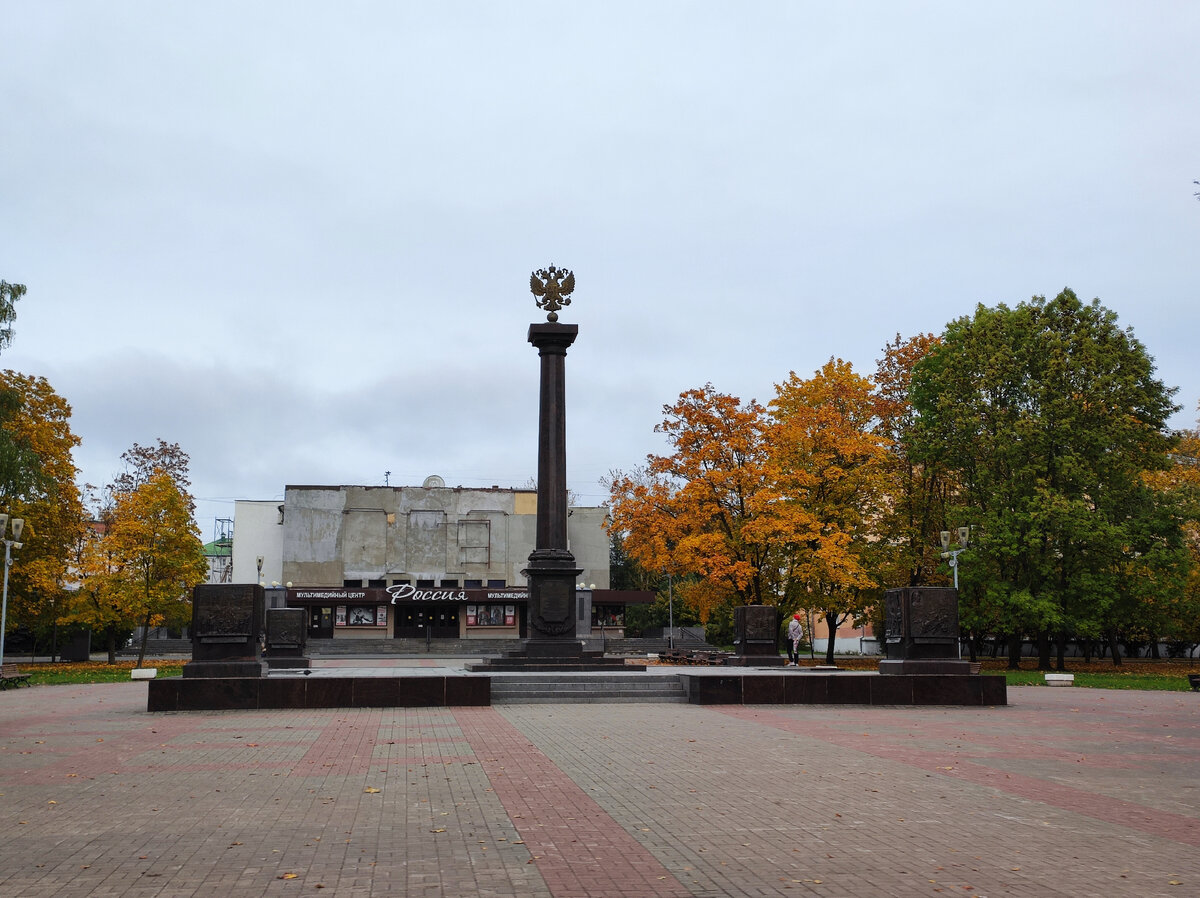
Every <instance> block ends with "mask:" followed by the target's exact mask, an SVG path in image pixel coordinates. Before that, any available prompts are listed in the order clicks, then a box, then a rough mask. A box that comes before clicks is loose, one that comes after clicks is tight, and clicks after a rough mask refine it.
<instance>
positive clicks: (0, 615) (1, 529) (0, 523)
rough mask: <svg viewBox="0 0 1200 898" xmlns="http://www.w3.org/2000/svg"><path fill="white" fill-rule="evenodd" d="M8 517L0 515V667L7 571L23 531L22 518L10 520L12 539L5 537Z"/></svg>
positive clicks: (2, 652)
mask: <svg viewBox="0 0 1200 898" xmlns="http://www.w3.org/2000/svg"><path fill="white" fill-rule="evenodd" d="M8 520H9V518H8V515H6V514H0V540H3V541H4V598H3V599H0V665H2V664H4V631H5V630H6V629H8V569H9V568H10V567H12V550H13V549H19V548H21V543H19V542H18V540H19V539H20V538H21V532H22V531H23V530H24V529H25V519H24V518H13V519H12V539H9V538H8V536H7V532H6V531H7V530H8Z"/></svg>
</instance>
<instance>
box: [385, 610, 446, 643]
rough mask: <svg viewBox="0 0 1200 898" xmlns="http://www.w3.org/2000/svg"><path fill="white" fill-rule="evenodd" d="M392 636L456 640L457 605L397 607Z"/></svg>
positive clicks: (398, 637)
mask: <svg viewBox="0 0 1200 898" xmlns="http://www.w3.org/2000/svg"><path fill="white" fill-rule="evenodd" d="M394 634H395V636H396V638H397V639H426V638H429V639H456V638H458V605H453V604H448V603H439V604H429V605H417V604H415V603H414V604H411V605H397V606H396V626H395V630H394Z"/></svg>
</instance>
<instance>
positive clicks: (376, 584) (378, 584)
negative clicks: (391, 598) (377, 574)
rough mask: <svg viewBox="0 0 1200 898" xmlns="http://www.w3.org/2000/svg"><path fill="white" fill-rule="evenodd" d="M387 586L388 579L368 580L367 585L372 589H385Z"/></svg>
mask: <svg viewBox="0 0 1200 898" xmlns="http://www.w3.org/2000/svg"><path fill="white" fill-rule="evenodd" d="M386 586H387V581H386V580H368V581H367V587H368V588H370V589H383V588H384V587H386Z"/></svg>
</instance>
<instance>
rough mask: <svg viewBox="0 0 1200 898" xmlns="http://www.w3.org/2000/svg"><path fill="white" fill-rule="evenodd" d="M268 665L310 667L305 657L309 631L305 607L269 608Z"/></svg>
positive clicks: (267, 615) (274, 666)
mask: <svg viewBox="0 0 1200 898" xmlns="http://www.w3.org/2000/svg"><path fill="white" fill-rule="evenodd" d="M266 618H267V666H268V667H270V668H271V669H275V668H301V667H309V666H310V662H309V660H308V659H307V658H305V657H304V645H305V640H306V638H307V631H306V630H305V627H304V609H303V608H268V609H267V611H266Z"/></svg>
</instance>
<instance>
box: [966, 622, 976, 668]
mask: <svg viewBox="0 0 1200 898" xmlns="http://www.w3.org/2000/svg"><path fill="white" fill-rule="evenodd" d="M967 654H968V655H969V656H970V658H971V663H972V664H974V663H975V661H976V658H975V633H974V632H973V631H971V630H968V631H967Z"/></svg>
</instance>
